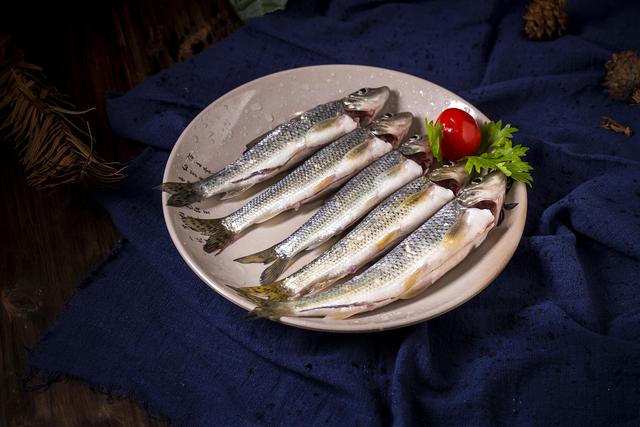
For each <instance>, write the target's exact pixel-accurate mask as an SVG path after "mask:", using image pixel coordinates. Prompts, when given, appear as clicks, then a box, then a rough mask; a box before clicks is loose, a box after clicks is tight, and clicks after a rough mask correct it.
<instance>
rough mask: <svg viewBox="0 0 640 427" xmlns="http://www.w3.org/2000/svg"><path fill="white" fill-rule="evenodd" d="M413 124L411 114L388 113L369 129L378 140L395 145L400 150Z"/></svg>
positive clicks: (375, 121) (374, 122)
mask: <svg viewBox="0 0 640 427" xmlns="http://www.w3.org/2000/svg"><path fill="white" fill-rule="evenodd" d="M412 124H413V114H411V113H407V112H403V113H395V114H394V113H387V114H385V115H384V116H382V117H380V118H379V119H377V120H374V121H373V122H372V123H371V124H370V125H369V126H368V127H367V128H368V129H369V130H370V131H371V133H372V134H374V135H375V136H377V137H378V138H380V139H384V140H385V141H387V142H388V143H389V144H391V145H393V148H398V147H399V146H400V142H401V141H402V140H403V139H404V137H405V136H406V135H407V132H409V128H410V127H411V125H412Z"/></svg>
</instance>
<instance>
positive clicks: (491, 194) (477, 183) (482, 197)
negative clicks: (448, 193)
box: [460, 171, 507, 222]
mask: <svg viewBox="0 0 640 427" xmlns="http://www.w3.org/2000/svg"><path fill="white" fill-rule="evenodd" d="M506 183H507V177H506V176H505V175H504V174H503V173H502V172H498V171H495V172H491V173H490V174H489V175H486V176H484V177H477V178H474V179H473V180H472V181H471V183H470V184H469V185H468V186H467V187H465V189H464V190H463V191H462V194H461V195H460V202H461V203H462V204H463V205H464V206H465V207H468V208H476V209H488V210H490V211H491V213H492V214H493V217H494V218H495V221H496V222H497V221H498V219H499V216H500V211H501V210H502V205H503V203H504V197H505V192H506Z"/></svg>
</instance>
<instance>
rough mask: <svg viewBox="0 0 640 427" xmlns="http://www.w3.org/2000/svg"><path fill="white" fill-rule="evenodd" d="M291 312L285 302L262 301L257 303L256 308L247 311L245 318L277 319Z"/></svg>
mask: <svg viewBox="0 0 640 427" xmlns="http://www.w3.org/2000/svg"><path fill="white" fill-rule="evenodd" d="M291 314H292V313H291V310H290V309H289V308H288V307H287V305H286V304H285V303H282V302H276V301H274V302H272V301H263V303H262V304H260V305H258V306H257V307H256V308H254V309H253V310H251V311H250V312H249V314H248V315H247V319H249V320H253V319H271V320H278V319H280V318H281V317H283V316H289V315H291Z"/></svg>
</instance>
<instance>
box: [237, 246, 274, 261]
mask: <svg viewBox="0 0 640 427" xmlns="http://www.w3.org/2000/svg"><path fill="white" fill-rule="evenodd" d="M275 248H276V247H275V246H271V247H270V248H267V249H265V250H263V251H260V252H256V253H254V254H251V255H247V256H243V257H240V258H236V259H235V260H234V261H236V262H239V263H241V264H269V263H270V262H273V261H275V260H276V259H277V258H278V253H277V252H276V249H275Z"/></svg>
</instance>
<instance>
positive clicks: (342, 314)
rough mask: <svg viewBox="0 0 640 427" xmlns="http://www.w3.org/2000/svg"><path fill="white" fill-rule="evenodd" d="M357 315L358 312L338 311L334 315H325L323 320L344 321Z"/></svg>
mask: <svg viewBox="0 0 640 427" xmlns="http://www.w3.org/2000/svg"><path fill="white" fill-rule="evenodd" d="M358 313H360V311H338V312H335V313H331V314H327V315H326V316H324V318H325V319H326V320H344V319H348V318H349V317H351V316H353V315H355V314H358Z"/></svg>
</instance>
